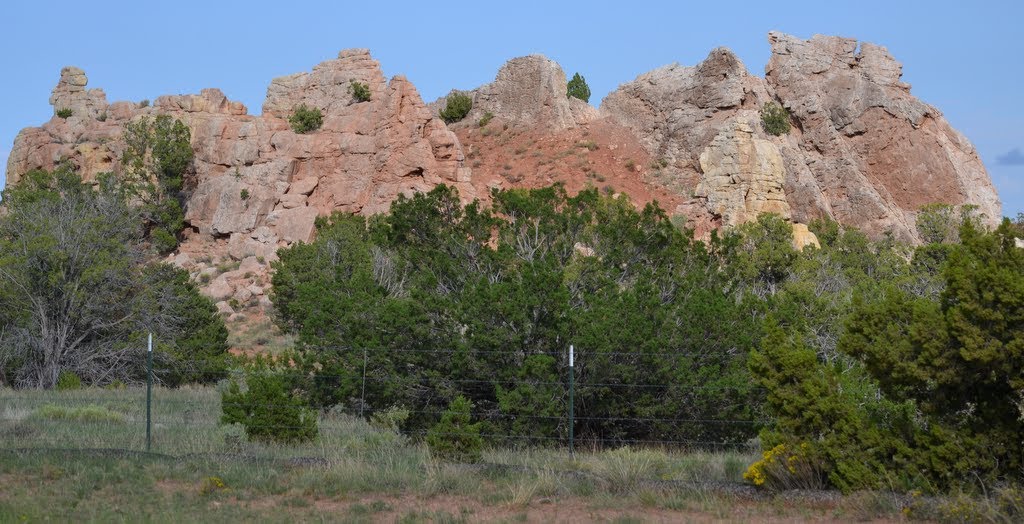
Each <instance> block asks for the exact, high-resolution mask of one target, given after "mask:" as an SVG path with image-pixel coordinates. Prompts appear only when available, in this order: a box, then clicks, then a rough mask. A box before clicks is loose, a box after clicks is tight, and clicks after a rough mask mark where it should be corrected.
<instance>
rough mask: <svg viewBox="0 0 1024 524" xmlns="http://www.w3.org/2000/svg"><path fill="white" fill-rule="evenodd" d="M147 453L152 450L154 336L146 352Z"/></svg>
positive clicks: (151, 335) (150, 336)
mask: <svg viewBox="0 0 1024 524" xmlns="http://www.w3.org/2000/svg"><path fill="white" fill-rule="evenodd" d="M146 353H147V355H146V451H147V452H148V451H149V449H150V445H151V441H150V436H151V433H150V428H151V427H152V407H153V334H152V333H150V334H149V350H148V351H147V352H146Z"/></svg>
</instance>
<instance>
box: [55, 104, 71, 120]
mask: <svg viewBox="0 0 1024 524" xmlns="http://www.w3.org/2000/svg"><path fill="white" fill-rule="evenodd" d="M72 114H74V112H73V111H71V109H70V108H67V107H65V108H61V109H58V110H57V118H63V119H65V120H67V119H68V118H71V115H72Z"/></svg>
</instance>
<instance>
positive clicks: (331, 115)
mask: <svg viewBox="0 0 1024 524" xmlns="http://www.w3.org/2000/svg"><path fill="white" fill-rule="evenodd" d="M769 42H770V44H771V48H772V56H771V59H770V61H769V63H768V66H767V67H766V76H765V78H761V77H758V76H755V75H752V74H750V73H749V72H748V71H747V69H746V67H745V66H744V65H743V63H742V62H741V61H740V60H739V59H738V58H737V57H736V56H735V55H734V54H733V53H732V52H731V51H729V50H728V49H724V48H719V49H715V50H713V51H712V52H711V53H710V54H709V55H708V56H707V58H706V59H705V60H704V61H702V62H701V63H699V64H697V65H695V66H681V65H678V64H673V65H669V66H665V67H661V68H658V69H655V70H653V71H650V72H648V73H644V74H642V75H640V76H639V77H637V78H636V79H635V80H633V81H630V82H627V83H625V84H623V85H622V86H620V87H619V88H618V89H617V90H615V91H614V92H612V93H611V94H609V95H608V96H607V97H606V98H605V99H604V101H603V102H602V103H601V107H600V110H597V109H595V108H593V107H592V106H590V105H588V104H586V103H583V102H581V101H579V100H576V99H572V98H568V97H567V96H566V94H565V92H566V75H565V73H564V71H563V70H562V69H561V67H559V66H558V64H556V63H555V62H553V61H551V60H549V59H547V58H545V57H543V56H539V55H531V56H527V57H521V58H515V59H512V60H510V61H509V62H507V63H506V64H505V65H504V66H503V67H502V68H501V70H500V71H499V72H498V74H497V77H496V78H495V80H494V82H492V83H489V84H487V85H484V86H481V87H479V88H476V89H473V90H470V91H467V92H466V93H467V94H469V95H470V96H471V98H472V99H473V109H472V111H471V112H470V114H469V115H468V116H467V118H466V120H465V121H464V122H463V123H460V124H456V125H453V126H451V130H450V129H449V127H448V126H446V125H445V124H444V122H442V121H441V120H440V119H439V118H438V117H437V113H438V111H440V109H442V108H443V107H444V104H445V101H446V100H445V98H441V99H439V100H437V101H435V102H433V103H432V104H430V105H429V106H428V105H426V104H424V102H423V101H422V99H421V98H420V95H419V93H418V92H417V91H416V89H415V87H414V86H413V85H412V84H411V83H410V82H409V81H408V80H407V79H405V78H404V77H402V76H396V77H394V78H391V79H390V80H388V79H386V78H385V77H384V75H383V73H382V72H381V69H380V65H379V64H378V63H377V61H376V60H374V59H373V58H372V57H371V56H370V54H369V52H368V51H366V50H363V49H352V50H346V51H342V52H341V53H339V55H338V58H337V59H334V60H328V61H326V62H323V63H321V64H319V65H317V66H315V67H314V68H313V69H312V71H310V72H304V73H297V74H294V75H289V76H285V77H281V78H276V79H274V80H272V81H271V83H270V85H269V87H268V88H267V97H266V100H265V102H264V104H263V107H262V111H263V112H262V114H261V115H259V116H254V115H249V114H248V113H247V109H246V107H245V106H244V105H242V104H241V103H239V102H236V101H231V100H229V99H228V98H227V97H226V96H224V94H223V93H222V92H220V91H219V90H217V89H204V90H202V91H201V92H200V93H199V94H190V95H173V96H162V97H159V98H157V99H156V100H155V101H154V103H153V104H152V106H147V107H142V104H135V103H131V102H114V103H108V102H107V100H106V96H105V95H104V93H103V91H102V90H99V89H87V86H88V79H87V78H86V75H85V73H84V72H83V71H82V70H80V69H78V68H74V67H67V68H64V69H63V70H62V71H61V76H60V80H59V82H58V84H57V86H56V87H55V88H54V90H53V93H52V96H51V98H50V103H51V104H52V105H53V108H54V117H53V118H51V120H50V121H48V122H46V123H44V124H43V125H42V126H40V127H31V128H26V129H24V130H22V131H21V132H20V133H19V134H18V137H17V138H16V139H15V143H14V146H13V148H12V151H11V154H10V157H9V159H8V164H7V183H8V184H16V183H18V181H19V179H20V177H21V176H22V175H23V174H24V173H26V172H27V171H29V170H31V169H34V168H45V169H49V168H52V167H54V166H55V165H56V164H57V163H58V162H60V161H61V160H62V159H67V160H70V161H71V162H73V163H74V164H75V165H76V166H77V167H78V168H79V171H80V173H81V174H82V176H83V178H84V179H85V180H90V181H91V180H94V179H95V178H96V176H97V175H98V174H99V173H103V172H114V173H117V172H119V171H120V165H119V164H118V159H119V158H120V157H121V155H122V153H123V151H124V147H125V146H124V143H123V140H122V138H121V132H122V129H123V126H124V124H125V123H126V122H129V121H131V120H133V119H137V118H141V117H143V116H147V115H155V114H170V115H172V116H174V117H176V118H179V119H181V120H182V121H183V122H185V123H186V124H187V125H188V126H189V128H190V129H191V131H192V146H193V149H194V151H195V162H194V165H193V168H192V172H190V173H189V174H188V177H187V180H186V182H187V190H188V201H187V203H186V221H187V223H188V226H189V228H188V229H187V230H186V231H185V233H184V237H185V238H184V240H183V244H182V248H181V252H180V253H177V254H175V255H172V256H171V257H169V258H168V261H169V262H171V263H174V264H176V265H178V266H179V267H183V268H185V269H187V270H189V271H190V272H191V273H192V274H193V276H194V277H195V278H196V279H197V280H198V281H200V282H201V283H203V285H204V286H206V288H205V291H206V292H207V294H209V295H211V296H214V297H215V298H216V299H217V300H218V308H219V309H220V310H221V311H223V312H224V313H225V314H230V315H233V316H234V315H238V311H236V310H237V309H238V308H239V307H242V308H244V307H248V306H253V307H256V306H259V305H261V306H266V305H268V304H269V299H268V298H267V294H266V293H265V290H266V287H267V284H268V282H267V278H266V276H267V264H269V263H270V262H272V261H273V260H275V259H276V252H277V250H278V249H279V248H280V247H282V246H286V245H290V244H292V243H294V242H306V241H309V240H311V239H312V238H313V236H314V234H315V231H314V221H315V219H316V218H317V217H318V216H323V215H327V214H330V213H332V212H335V211H341V212H351V213H362V214H366V215H369V214H374V213H378V212H382V211H386V210H387V208H388V206H389V204H390V202H391V201H392V200H393V199H394V198H396V197H397V195H399V194H410V193H412V192H416V191H427V190H429V189H430V188H432V187H434V186H436V185H437V184H441V183H445V184H449V185H453V186H455V187H456V188H458V189H459V191H460V194H461V195H462V197H463V198H464V199H465V200H470V199H472V198H474V197H476V196H480V197H481V198H484V199H486V198H487V192H488V191H489V189H491V188H495V187H513V186H517V185H527V186H531V187H532V186H536V185H546V184H550V183H553V182H562V183H565V184H566V187H568V188H570V190H572V191H575V190H578V189H581V188H583V187H586V186H587V185H600V186H604V188H605V189H609V190H614V191H618V192H621V193H624V194H627V195H629V196H630V197H632V198H633V201H634V202H637V203H639V204H642V203H646V202H650V201H653V200H658V201H659V202H660V203H662V205H664V206H667V209H668V211H669V213H670V214H673V215H676V216H681V217H686V218H688V219H689V221H690V225H691V226H692V227H694V229H695V231H696V233H697V234H698V235H704V234H707V233H708V232H709V231H710V230H711V229H713V228H716V227H722V226H731V225H736V224H741V223H743V222H746V221H749V220H753V219H754V218H756V216H757V215H758V214H759V213H764V212H772V213H778V214H780V215H782V216H784V217H786V218H789V219H791V220H792V221H793V222H794V237H795V238H794V245H797V246H798V247H804V246H807V245H815V244H817V239H816V238H814V235H813V233H811V232H810V231H809V230H808V229H807V227H806V225H805V224H807V223H809V221H811V220H813V219H815V218H818V217H831V218H834V219H835V220H837V221H839V222H840V223H842V224H846V225H851V226H856V227H859V228H861V229H863V230H865V231H866V232H867V233H868V234H870V235H872V236H876V237H877V236H881V235H883V234H885V233H892V234H894V235H895V236H896V237H897V238H901V239H905V240H911V241H913V240H915V239H916V232H915V229H914V227H913V224H914V219H915V215H916V211H917V210H918V209H919V208H920V207H921V206H922V205H924V204H927V203H930V202H944V203H949V204H955V205H962V204H972V205H976V206H978V208H979V211H980V212H981V213H983V214H984V215H985V216H986V217H987V218H988V220H990V221H992V222H994V221H995V220H998V218H999V217H1000V216H1001V209H1000V203H999V199H998V196H997V194H996V192H995V189H994V188H993V186H992V183H991V180H990V179H989V177H988V174H987V172H986V171H985V168H984V166H983V165H982V163H981V160H980V159H979V157H978V155H977V153H976V151H975V150H974V148H973V146H972V145H971V144H970V142H968V141H967V139H966V138H964V137H963V136H962V135H961V134H959V133H958V132H956V131H955V130H954V129H952V128H951V127H950V125H949V124H948V123H947V122H946V121H945V119H944V118H943V117H942V115H941V113H940V112H939V111H938V110H937V109H935V108H934V107H931V106H929V105H927V104H925V103H923V102H921V101H920V100H918V99H916V98H915V97H914V96H913V95H911V94H910V86H909V85H907V84H905V83H903V82H901V80H900V75H901V66H900V64H899V63H898V62H896V61H895V60H894V59H893V57H892V56H890V55H889V53H888V52H887V51H886V50H885V49H884V48H882V47H879V46H875V45H872V44H868V43H861V44H859V45H858V43H857V42H856V41H855V40H851V39H845V38H837V37H824V36H815V37H813V38H811V39H809V40H802V39H799V38H795V37H792V36H788V35H784V34H781V33H771V34H770V35H769ZM353 81H355V82H360V83H364V84H366V85H367V87H368V88H369V91H370V94H371V96H370V100H369V101H366V102H360V101H358V100H356V99H355V98H354V96H353V94H352V90H351V83H352V82H353ZM768 101H776V102H779V103H781V104H782V105H783V106H784V107H786V108H787V109H788V110H789V112H790V113H791V122H792V124H793V129H792V130H791V132H790V133H788V134H786V135H783V136H777V137H776V136H771V135H768V134H766V133H765V132H764V130H763V128H762V125H761V117H760V108H761V107H762V105H763V104H764V103H765V102H768ZM300 104H305V105H307V106H309V107H313V108H317V109H319V110H320V111H321V112H322V113H323V117H324V118H323V126H322V127H321V128H320V129H319V130H317V131H314V132H311V133H308V134H296V133H295V132H293V131H292V129H291V127H290V126H289V124H288V121H287V118H288V117H289V116H290V115H291V114H292V112H293V110H294V108H295V107H296V106H298V105H300ZM59 110H69V111H70V113H71V114H70V116H67V117H66V118H60V117H58V116H56V115H57V112H58V111H59ZM488 112H489V113H492V114H493V115H494V117H495V123H492V124H490V125H489V126H488V127H487V128H480V127H479V126H478V125H477V122H478V120H479V119H480V117H481V116H483V115H484V114H485V113H488ZM453 130H454V131H453ZM456 132H458V133H460V135H456ZM459 136H462V137H463V139H464V140H467V142H466V143H467V144H468V145H467V147H465V148H464V147H463V142H462V141H460V138H459ZM469 141H472V142H469ZM464 152H465V153H466V154H465V155H464ZM467 156H471V157H473V159H472V167H474V168H476V173H477V174H474V171H473V170H471V165H470V164H469V161H467V158H466V157H467Z"/></svg>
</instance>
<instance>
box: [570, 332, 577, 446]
mask: <svg viewBox="0 0 1024 524" xmlns="http://www.w3.org/2000/svg"><path fill="white" fill-rule="evenodd" d="M573 364H574V363H573V347H572V344H570V345H569V455H570V456H571V457H572V458H576V450H575V449H573V426H575V425H576V420H575V417H574V413H573V410H574V408H575V405H576V402H575V384H574V383H575V375H576V371H575V367H574V366H573Z"/></svg>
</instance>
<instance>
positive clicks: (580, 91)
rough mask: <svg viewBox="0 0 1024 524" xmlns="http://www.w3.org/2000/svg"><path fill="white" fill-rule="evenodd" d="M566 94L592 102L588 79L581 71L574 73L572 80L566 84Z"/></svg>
mask: <svg viewBox="0 0 1024 524" xmlns="http://www.w3.org/2000/svg"><path fill="white" fill-rule="evenodd" d="M565 96H570V97H572V98H578V99H580V100H582V101H584V102H590V86H588V85H587V80H586V79H585V78H583V75H581V74H579V73H576V74H574V75H572V80H569V83H568V84H567V86H566V90H565Z"/></svg>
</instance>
